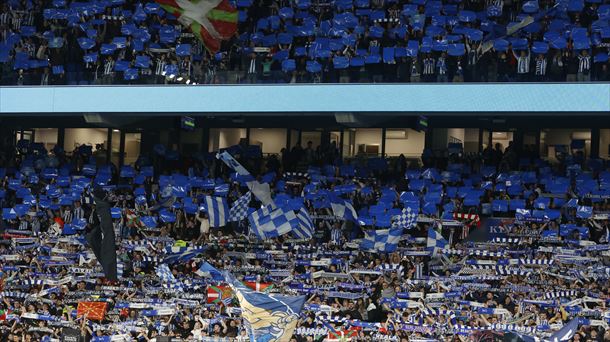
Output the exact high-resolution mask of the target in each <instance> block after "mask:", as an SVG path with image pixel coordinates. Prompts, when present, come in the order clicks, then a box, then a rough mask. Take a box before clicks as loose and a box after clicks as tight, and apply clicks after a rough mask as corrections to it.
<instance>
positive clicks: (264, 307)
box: [225, 273, 305, 342]
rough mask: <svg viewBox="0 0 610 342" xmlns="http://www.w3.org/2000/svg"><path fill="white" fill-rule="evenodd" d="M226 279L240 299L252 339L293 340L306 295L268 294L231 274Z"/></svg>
mask: <svg viewBox="0 0 610 342" xmlns="http://www.w3.org/2000/svg"><path fill="white" fill-rule="evenodd" d="M225 278H226V279H227V280H228V282H229V285H230V286H231V288H232V289H233V292H234V293H235V296H236V297H237V299H238V300H239V306H240V307H241V312H242V317H243V319H244V328H245V329H246V331H247V332H248V336H249V337H250V341H270V342H271V341H289V340H290V339H291V337H292V334H293V333H294V330H295V328H296V325H297V322H298V320H299V315H300V313H301V309H302V308H303V304H304V303H305V296H295V297H293V296H283V295H275V294H266V293H262V292H256V291H254V290H252V289H249V288H248V287H246V286H245V285H244V284H242V283H241V282H239V281H238V280H237V279H235V278H234V277H233V276H232V275H230V274H229V273H227V274H226V275H225Z"/></svg>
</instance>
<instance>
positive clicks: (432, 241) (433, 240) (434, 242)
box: [426, 227, 449, 255]
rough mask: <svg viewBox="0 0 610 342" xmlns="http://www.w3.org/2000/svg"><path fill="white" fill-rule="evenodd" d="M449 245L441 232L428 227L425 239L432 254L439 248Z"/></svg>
mask: <svg viewBox="0 0 610 342" xmlns="http://www.w3.org/2000/svg"><path fill="white" fill-rule="evenodd" d="M448 245H449V242H447V240H445V238H444V237H443V235H441V233H439V232H437V231H436V230H434V229H433V228H432V227H430V228H428V239H427V241H426V247H427V249H428V250H432V252H433V255H434V254H436V252H437V251H438V250H440V249H445V248H446V247H447V246H448Z"/></svg>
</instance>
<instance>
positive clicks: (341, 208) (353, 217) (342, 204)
mask: <svg viewBox="0 0 610 342" xmlns="http://www.w3.org/2000/svg"><path fill="white" fill-rule="evenodd" d="M330 206H331V208H332V209H333V215H335V216H337V217H341V218H344V219H346V220H349V221H354V222H358V214H357V213H356V209H354V207H353V206H352V204H351V203H350V202H348V201H345V200H342V199H332V200H331V202H330Z"/></svg>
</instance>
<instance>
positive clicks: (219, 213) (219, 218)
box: [205, 196, 229, 228]
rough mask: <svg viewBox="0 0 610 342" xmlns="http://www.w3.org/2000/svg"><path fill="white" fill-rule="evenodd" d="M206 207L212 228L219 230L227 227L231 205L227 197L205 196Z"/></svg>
mask: <svg viewBox="0 0 610 342" xmlns="http://www.w3.org/2000/svg"><path fill="white" fill-rule="evenodd" d="M205 205H206V209H207V212H208V216H209V219H210V227H214V228H218V227H223V226H226V225H227V219H228V218H229V217H228V216H229V215H228V213H229V204H228V203H227V199H226V198H225V197H212V196H205Z"/></svg>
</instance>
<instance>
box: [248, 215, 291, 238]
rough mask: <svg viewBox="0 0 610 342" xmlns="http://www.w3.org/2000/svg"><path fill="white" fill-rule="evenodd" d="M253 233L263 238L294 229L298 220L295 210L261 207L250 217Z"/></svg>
mask: <svg viewBox="0 0 610 342" xmlns="http://www.w3.org/2000/svg"><path fill="white" fill-rule="evenodd" d="M248 220H250V229H251V232H252V234H254V235H255V236H256V237H258V238H259V239H261V240H264V239H269V238H273V237H277V236H280V235H284V234H287V233H289V232H291V231H292V229H293V225H294V224H296V222H297V217H296V215H295V214H294V211H292V210H290V209H283V208H275V209H273V210H270V209H269V208H268V207H265V208H261V209H259V210H257V211H255V212H253V213H252V214H250V216H249V217H248Z"/></svg>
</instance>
